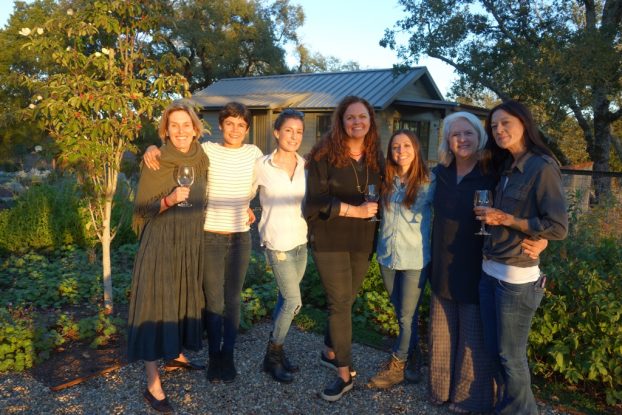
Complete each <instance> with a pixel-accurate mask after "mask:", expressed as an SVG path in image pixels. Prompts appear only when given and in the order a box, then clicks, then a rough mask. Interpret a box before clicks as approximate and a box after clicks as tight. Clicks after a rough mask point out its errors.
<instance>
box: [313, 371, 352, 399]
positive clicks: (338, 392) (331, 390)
mask: <svg viewBox="0 0 622 415" xmlns="http://www.w3.org/2000/svg"><path fill="white" fill-rule="evenodd" d="M350 390H352V378H350V380H349V381H347V382H344V380H343V379H341V378H340V377H337V379H336V380H335V381H334V382H333V383H332V384H331V385H330V386H329V387H328V388H326V389H324V390H323V391H322V393H320V397H321V398H322V399H324V400H325V401H328V402H335V401H338V400H339V399H341V397H342V396H343V394H344V393H346V392H349V391H350Z"/></svg>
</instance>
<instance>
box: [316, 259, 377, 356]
mask: <svg viewBox="0 0 622 415" xmlns="http://www.w3.org/2000/svg"><path fill="white" fill-rule="evenodd" d="M312 253H313V259H314V261H315V265H316V267H317V269H318V272H319V274H320V279H321V280H322V285H323V286H324V291H325V292H326V302H327V303H328V331H327V333H326V336H325V338H324V344H325V345H326V346H328V347H331V348H332V349H333V350H334V351H335V357H336V360H337V366H339V367H345V366H352V305H353V304H354V300H355V299H356V295H357V293H358V291H359V288H361V284H362V283H363V278H365V274H367V269H368V268H369V259H370V256H371V254H369V253H362V252H315V251H312Z"/></svg>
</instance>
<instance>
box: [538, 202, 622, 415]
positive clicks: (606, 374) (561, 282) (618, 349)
mask: <svg viewBox="0 0 622 415" xmlns="http://www.w3.org/2000/svg"><path fill="white" fill-rule="evenodd" d="M621 211H622V209H620V207H617V208H615V207H611V206H609V207H607V208H597V209H593V210H591V211H590V212H588V213H586V214H583V215H580V216H573V220H572V222H571V230H570V234H569V236H568V238H567V239H566V240H565V241H563V242H561V243H552V244H551V245H549V249H548V250H547V251H545V253H544V255H543V270H544V271H545V272H546V273H547V274H548V275H549V281H550V284H549V288H548V290H547V292H546V296H545V298H544V301H543V302H542V306H541V308H540V310H538V313H536V316H535V317H534V322H533V326H532V331H531V334H530V350H529V354H530V360H531V362H532V363H533V370H534V373H536V374H538V375H541V376H544V377H545V378H548V377H551V376H554V375H557V376H561V377H563V379H564V380H565V382H567V383H568V384H571V385H579V386H582V387H583V388H584V389H585V390H592V391H594V390H596V391H601V392H602V393H604V396H605V398H606V401H607V403H608V404H610V405H611V404H614V403H616V402H622V324H621V320H622V319H621V318H622V237H621V235H620V232H619V229H620V228H619V226H620V225H621V224H620V218H621V216H620V213H621ZM616 229H617V231H614V232H611V231H612V230H616ZM560 259H561V260H560Z"/></svg>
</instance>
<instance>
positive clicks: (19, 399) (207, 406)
mask: <svg viewBox="0 0 622 415" xmlns="http://www.w3.org/2000/svg"><path fill="white" fill-rule="evenodd" d="M269 330H270V326H269V325H268V324H267V323H262V324H258V325H256V326H254V327H253V328H252V329H251V330H250V331H248V332H247V333H244V334H242V335H240V336H239V337H238V343H237V350H236V359H235V361H236V367H237V370H238V373H239V376H238V378H237V379H236V381H235V382H234V383H232V384H228V385H225V384H222V383H221V384H211V383H209V382H208V381H207V380H206V379H205V373H204V372H202V371H201V372H182V371H176V372H170V373H167V374H164V375H163V384H164V389H165V391H166V392H167V394H168V396H169V399H170V400H171V402H172V404H173V406H174V407H175V408H176V410H177V413H179V414H274V413H279V414H332V413H339V414H431V415H434V414H448V413H450V412H449V411H448V410H447V407H446V406H442V407H435V406H433V405H431V404H429V403H428V401H427V399H426V386H425V385H426V382H425V380H424V381H422V382H421V383H420V384H417V385H399V386H396V387H394V388H393V389H391V390H390V391H377V390H372V389H369V388H367V387H366V386H365V384H366V383H367V381H368V380H369V378H370V377H371V376H373V375H374V374H375V372H376V370H377V369H378V368H379V367H380V365H381V363H382V362H383V361H384V360H385V359H386V358H387V356H388V355H387V354H386V353H384V352H382V351H379V350H376V349H374V348H370V347H366V346H362V345H359V344H355V345H353V356H354V366H355V368H356V369H357V371H358V377H357V378H356V379H355V385H354V388H353V390H352V391H351V392H349V393H348V394H346V395H345V396H344V397H343V398H342V399H341V400H340V401H338V402H334V403H329V402H325V401H323V400H322V399H321V398H319V396H318V391H320V390H321V389H323V388H324V387H325V386H326V385H327V384H328V382H330V381H332V380H333V378H334V376H335V374H334V372H332V371H331V370H330V369H327V368H325V367H323V366H320V364H319V350H320V348H321V346H322V337H321V336H319V335H317V334H314V333H304V332H301V331H299V330H297V329H292V330H291V331H290V333H289V335H288V338H287V341H286V350H287V351H288V356H289V357H290V360H292V361H294V362H296V363H298V364H299V365H300V369H301V371H300V372H299V373H297V374H296V379H295V380H294V382H293V383H291V384H289V385H281V384H279V383H277V382H274V381H273V380H272V379H271V378H270V377H269V376H268V375H267V374H265V373H263V372H262V371H261V360H262V358H263V355H264V352H265V347H266V340H267V338H268V332H269ZM188 355H189V357H190V358H192V359H197V360H200V361H205V359H206V358H207V351H206V350H203V351H202V352H200V353H196V354H188ZM144 388H145V377H144V369H143V365H142V364H141V363H134V364H130V365H128V366H125V367H123V368H121V369H120V370H118V371H115V372H112V373H109V374H107V375H104V376H100V377H96V378H94V379H91V380H88V381H86V382H84V383H82V384H80V385H77V386H74V387H72V388H69V389H65V390H63V391H60V392H51V391H50V390H49V389H48V388H47V387H45V386H44V385H43V384H41V383H40V382H38V381H36V380H35V379H34V378H33V377H32V376H30V375H29V374H27V373H24V374H9V375H0V414H88V415H90V414H155V413H157V412H155V411H153V410H151V409H150V408H149V407H148V405H147V404H146V403H145V402H144V400H143V398H142V391H143V390H144ZM540 410H541V413H542V414H547V415H549V414H550V415H552V414H561V413H562V412H559V411H557V410H555V409H553V408H551V407H548V406H545V405H542V406H541V407H540Z"/></svg>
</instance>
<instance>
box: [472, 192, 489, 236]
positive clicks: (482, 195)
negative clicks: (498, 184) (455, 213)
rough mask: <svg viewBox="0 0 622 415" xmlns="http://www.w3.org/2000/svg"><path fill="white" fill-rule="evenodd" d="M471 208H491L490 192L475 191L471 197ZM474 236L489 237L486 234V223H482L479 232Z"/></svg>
mask: <svg viewBox="0 0 622 415" xmlns="http://www.w3.org/2000/svg"><path fill="white" fill-rule="evenodd" d="M473 206H475V207H491V206H492V192H491V191H490V190H476V191H475V195H474V196H473ZM475 235H484V236H485V235H490V234H489V233H488V232H486V221H482V224H481V226H480V228H479V232H476V233H475Z"/></svg>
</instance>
